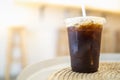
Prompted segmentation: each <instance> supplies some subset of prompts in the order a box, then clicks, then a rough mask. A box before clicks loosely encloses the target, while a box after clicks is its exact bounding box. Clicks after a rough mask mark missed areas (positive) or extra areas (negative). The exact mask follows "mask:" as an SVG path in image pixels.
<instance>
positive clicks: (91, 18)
mask: <svg viewBox="0 0 120 80" xmlns="http://www.w3.org/2000/svg"><path fill="white" fill-rule="evenodd" d="M90 21H93V22H94V23H98V24H102V25H103V24H104V23H106V19H105V18H104V17H99V16H86V17H73V18H67V19H65V24H66V26H67V27H69V26H74V25H75V24H80V25H82V24H83V23H85V22H86V23H87V22H90Z"/></svg>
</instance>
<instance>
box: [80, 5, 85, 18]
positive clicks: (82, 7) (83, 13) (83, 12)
mask: <svg viewBox="0 0 120 80" xmlns="http://www.w3.org/2000/svg"><path fill="white" fill-rule="evenodd" d="M81 9H82V16H83V17H86V10H85V5H84V4H82V5H81Z"/></svg>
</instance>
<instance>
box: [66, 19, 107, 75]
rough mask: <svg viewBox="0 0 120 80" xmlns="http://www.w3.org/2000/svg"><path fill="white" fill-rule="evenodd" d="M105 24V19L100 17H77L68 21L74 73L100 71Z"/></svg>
mask: <svg viewBox="0 0 120 80" xmlns="http://www.w3.org/2000/svg"><path fill="white" fill-rule="evenodd" d="M104 22H105V20H104V18H100V17H86V18H84V17H77V18H71V19H67V20H66V24H68V25H67V26H68V27H67V30H68V39H69V50H70V56H71V67H72V70H73V71H75V72H80V73H92V72H96V71H97V70H98V67H99V55H100V43H101V33H102V29H103V23H104Z"/></svg>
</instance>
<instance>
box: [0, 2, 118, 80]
mask: <svg viewBox="0 0 120 80" xmlns="http://www.w3.org/2000/svg"><path fill="white" fill-rule="evenodd" d="M82 4H84V5H85V8H86V13H87V16H100V17H105V18H106V20H107V23H106V24H105V25H104V26H105V27H104V30H103V36H102V45H101V52H102V53H104V54H108V53H114V54H119V53H120V0H84V2H83V0H0V80H15V78H16V76H17V75H18V74H19V73H20V72H21V70H22V69H23V68H24V67H25V66H27V65H30V64H33V63H37V62H39V61H43V60H46V59H51V58H54V57H58V56H64V55H69V50H68V40H67V31H66V27H65V24H64V20H65V19H66V18H70V17H77V16H82V11H81V5H82Z"/></svg>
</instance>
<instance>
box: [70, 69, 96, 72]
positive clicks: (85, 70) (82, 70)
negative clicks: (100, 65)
mask: <svg viewBox="0 0 120 80" xmlns="http://www.w3.org/2000/svg"><path fill="white" fill-rule="evenodd" d="M72 71H73V72H77V73H94V72H97V71H98V69H77V70H76V69H72Z"/></svg>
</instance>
